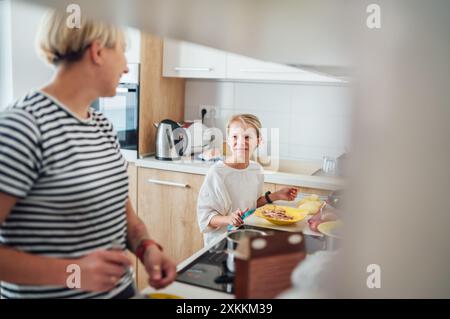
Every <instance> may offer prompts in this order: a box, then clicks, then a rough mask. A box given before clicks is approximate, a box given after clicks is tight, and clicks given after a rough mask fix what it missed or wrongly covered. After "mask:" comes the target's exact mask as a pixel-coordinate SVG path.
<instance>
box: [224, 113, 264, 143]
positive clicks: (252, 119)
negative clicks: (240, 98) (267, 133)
mask: <svg viewBox="0 0 450 319" xmlns="http://www.w3.org/2000/svg"><path fill="white" fill-rule="evenodd" d="M233 122H241V123H242V124H244V125H247V126H250V127H253V128H254V129H255V130H256V137H257V138H259V137H260V136H261V128H262V125H261V122H260V121H259V119H258V118H257V117H256V116H255V115H253V114H236V115H233V116H232V117H231V118H230V119H229V120H228V123H227V131H228V129H229V128H230V125H231V123H233Z"/></svg>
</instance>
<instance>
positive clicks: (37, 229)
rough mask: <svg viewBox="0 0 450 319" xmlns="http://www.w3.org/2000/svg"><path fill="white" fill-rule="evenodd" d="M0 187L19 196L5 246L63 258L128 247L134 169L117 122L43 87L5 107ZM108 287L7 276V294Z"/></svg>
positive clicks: (57, 294)
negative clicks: (82, 113) (79, 113)
mask: <svg viewBox="0 0 450 319" xmlns="http://www.w3.org/2000/svg"><path fill="white" fill-rule="evenodd" d="M0 192H3V193H6V194H8V195H12V196H14V197H17V198H18V200H17V203H16V205H15V206H14V208H13V209H12V210H11V212H10V214H9V215H8V216H7V218H6V220H5V221H4V222H3V223H2V224H0V245H5V246H8V247H12V248H14V249H17V250H20V251H24V252H27V253H31V254H37V255H44V256H48V257H55V258H79V257H82V256H85V255H86V254H89V253H91V252H93V251H95V250H103V249H110V248H112V245H113V244H114V245H117V244H120V245H121V246H122V248H123V249H124V250H125V246H126V226H127V221H126V211H125V203H126V200H127V197H128V175H127V171H126V162H125V160H124V158H123V157H122V155H121V153H120V147H119V144H118V141H117V136H116V134H115V132H114V131H113V128H112V125H111V123H110V122H109V121H108V120H107V119H106V118H105V117H104V116H103V115H102V114H101V113H99V112H96V111H94V110H92V109H91V110H90V116H89V118H88V119H86V120H81V119H79V118H78V117H76V116H75V115H74V114H73V113H72V112H71V111H70V110H69V109H68V108H67V107H65V106H64V105H62V103H60V102H58V101H57V100H55V99H54V98H53V97H50V96H48V95H46V94H45V93H43V92H41V91H35V92H32V93H30V94H28V95H26V96H25V97H24V98H23V99H21V100H19V101H18V102H16V103H15V104H13V105H12V106H11V107H9V108H7V109H6V110H5V111H2V112H0ZM131 283H132V274H131V272H128V273H127V274H126V275H124V276H123V277H122V278H121V279H120V281H119V283H118V284H117V286H116V287H115V288H114V289H113V290H112V291H109V292H107V293H89V292H85V291H81V290H78V289H69V288H67V287H49V286H29V285H16V284H12V283H7V282H2V283H1V288H2V289H1V292H2V298H90V297H92V298H109V297H113V296H115V295H117V294H118V293H120V292H121V291H123V289H125V288H126V287H127V286H128V285H130V284H131Z"/></svg>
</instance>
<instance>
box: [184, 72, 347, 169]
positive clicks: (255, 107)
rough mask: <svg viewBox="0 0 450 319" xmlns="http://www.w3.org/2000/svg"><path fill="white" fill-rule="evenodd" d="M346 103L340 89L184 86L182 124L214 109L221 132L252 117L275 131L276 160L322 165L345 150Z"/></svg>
mask: <svg viewBox="0 0 450 319" xmlns="http://www.w3.org/2000/svg"><path fill="white" fill-rule="evenodd" d="M350 99H351V96H350V88H349V87H345V86H326V85H305V84H284V83H280V84H278V83H256V82H222V81H213V80H210V81H209V80H188V81H186V98H185V120H195V119H200V118H201V116H200V111H199V105H201V104H206V105H214V106H215V107H216V127H219V128H221V129H222V130H223V131H224V130H225V125H226V122H227V120H228V118H229V117H230V116H231V115H232V114H235V113H252V114H255V115H256V116H258V117H259V119H260V120H261V122H262V125H263V127H266V128H278V129H279V132H280V156H281V157H283V158H294V159H309V160H311V159H312V160H322V157H323V156H326V155H328V156H339V155H340V154H341V153H343V152H344V151H345V149H346V148H349V146H350V145H349V139H350V122H351V100H350Z"/></svg>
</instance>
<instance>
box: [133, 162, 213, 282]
mask: <svg viewBox="0 0 450 319" xmlns="http://www.w3.org/2000/svg"><path fill="white" fill-rule="evenodd" d="M203 179H204V176H202V175H194V174H185V173H178V172H171V171H164V170H157V169H147V168H138V189H139V198H138V215H139V217H140V218H141V219H142V220H143V222H144V223H145V225H146V226H147V229H148V230H149V233H150V236H151V237H152V238H153V239H155V240H156V241H157V242H159V243H160V244H161V245H162V246H163V247H164V251H165V253H166V254H167V255H168V256H169V257H171V258H172V259H173V260H174V261H175V263H179V262H181V261H183V260H184V259H186V258H188V257H189V256H191V255H192V254H193V253H195V252H196V251H198V250H199V249H201V248H202V246H203V236H202V234H201V233H200V229H199V228H198V224H197V212H196V206H197V196H198V193H199V191H200V187H201V184H202V182H203ZM146 286H148V283H147V275H146V273H145V270H144V269H143V266H142V264H140V263H139V264H138V288H139V289H143V288H145V287H146Z"/></svg>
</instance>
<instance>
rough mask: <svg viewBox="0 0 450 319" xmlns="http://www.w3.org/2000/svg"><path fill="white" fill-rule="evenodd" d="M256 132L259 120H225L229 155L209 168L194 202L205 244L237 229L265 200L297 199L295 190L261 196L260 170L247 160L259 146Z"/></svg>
mask: <svg viewBox="0 0 450 319" xmlns="http://www.w3.org/2000/svg"><path fill="white" fill-rule="evenodd" d="M260 130H261V123H260V121H259V120H258V118H257V117H256V116H254V115H251V114H239V115H235V116H233V117H231V119H230V120H229V121H228V124H227V143H228V145H229V147H230V149H231V155H230V156H227V157H226V158H225V160H224V161H223V162H222V161H221V162H218V163H216V164H215V165H213V166H212V167H211V168H210V170H209V172H208V174H207V175H206V178H205V180H204V182H203V185H202V187H201V189H200V193H199V197H198V202H197V217H198V223H199V226H200V230H201V231H202V233H204V242H205V245H208V244H210V243H211V242H213V241H214V240H216V239H217V238H219V237H220V236H221V235H222V234H224V233H226V231H227V226H228V225H233V226H241V225H242V224H243V223H244V222H243V220H242V218H241V217H242V215H243V214H244V213H245V212H246V211H247V210H249V209H254V208H257V207H260V206H263V205H265V204H267V199H266V197H267V198H268V199H269V200H270V201H275V200H288V201H292V200H294V199H295V197H296V196H297V190H296V189H295V188H283V189H281V190H279V191H277V192H275V193H271V194H267V195H266V196H265V195H264V193H263V189H264V175H263V169H262V167H261V166H260V165H259V164H258V163H256V162H254V161H250V158H251V157H252V154H253V152H254V151H255V149H256V148H257V147H258V145H259V144H260V143H261V132H260Z"/></svg>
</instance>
